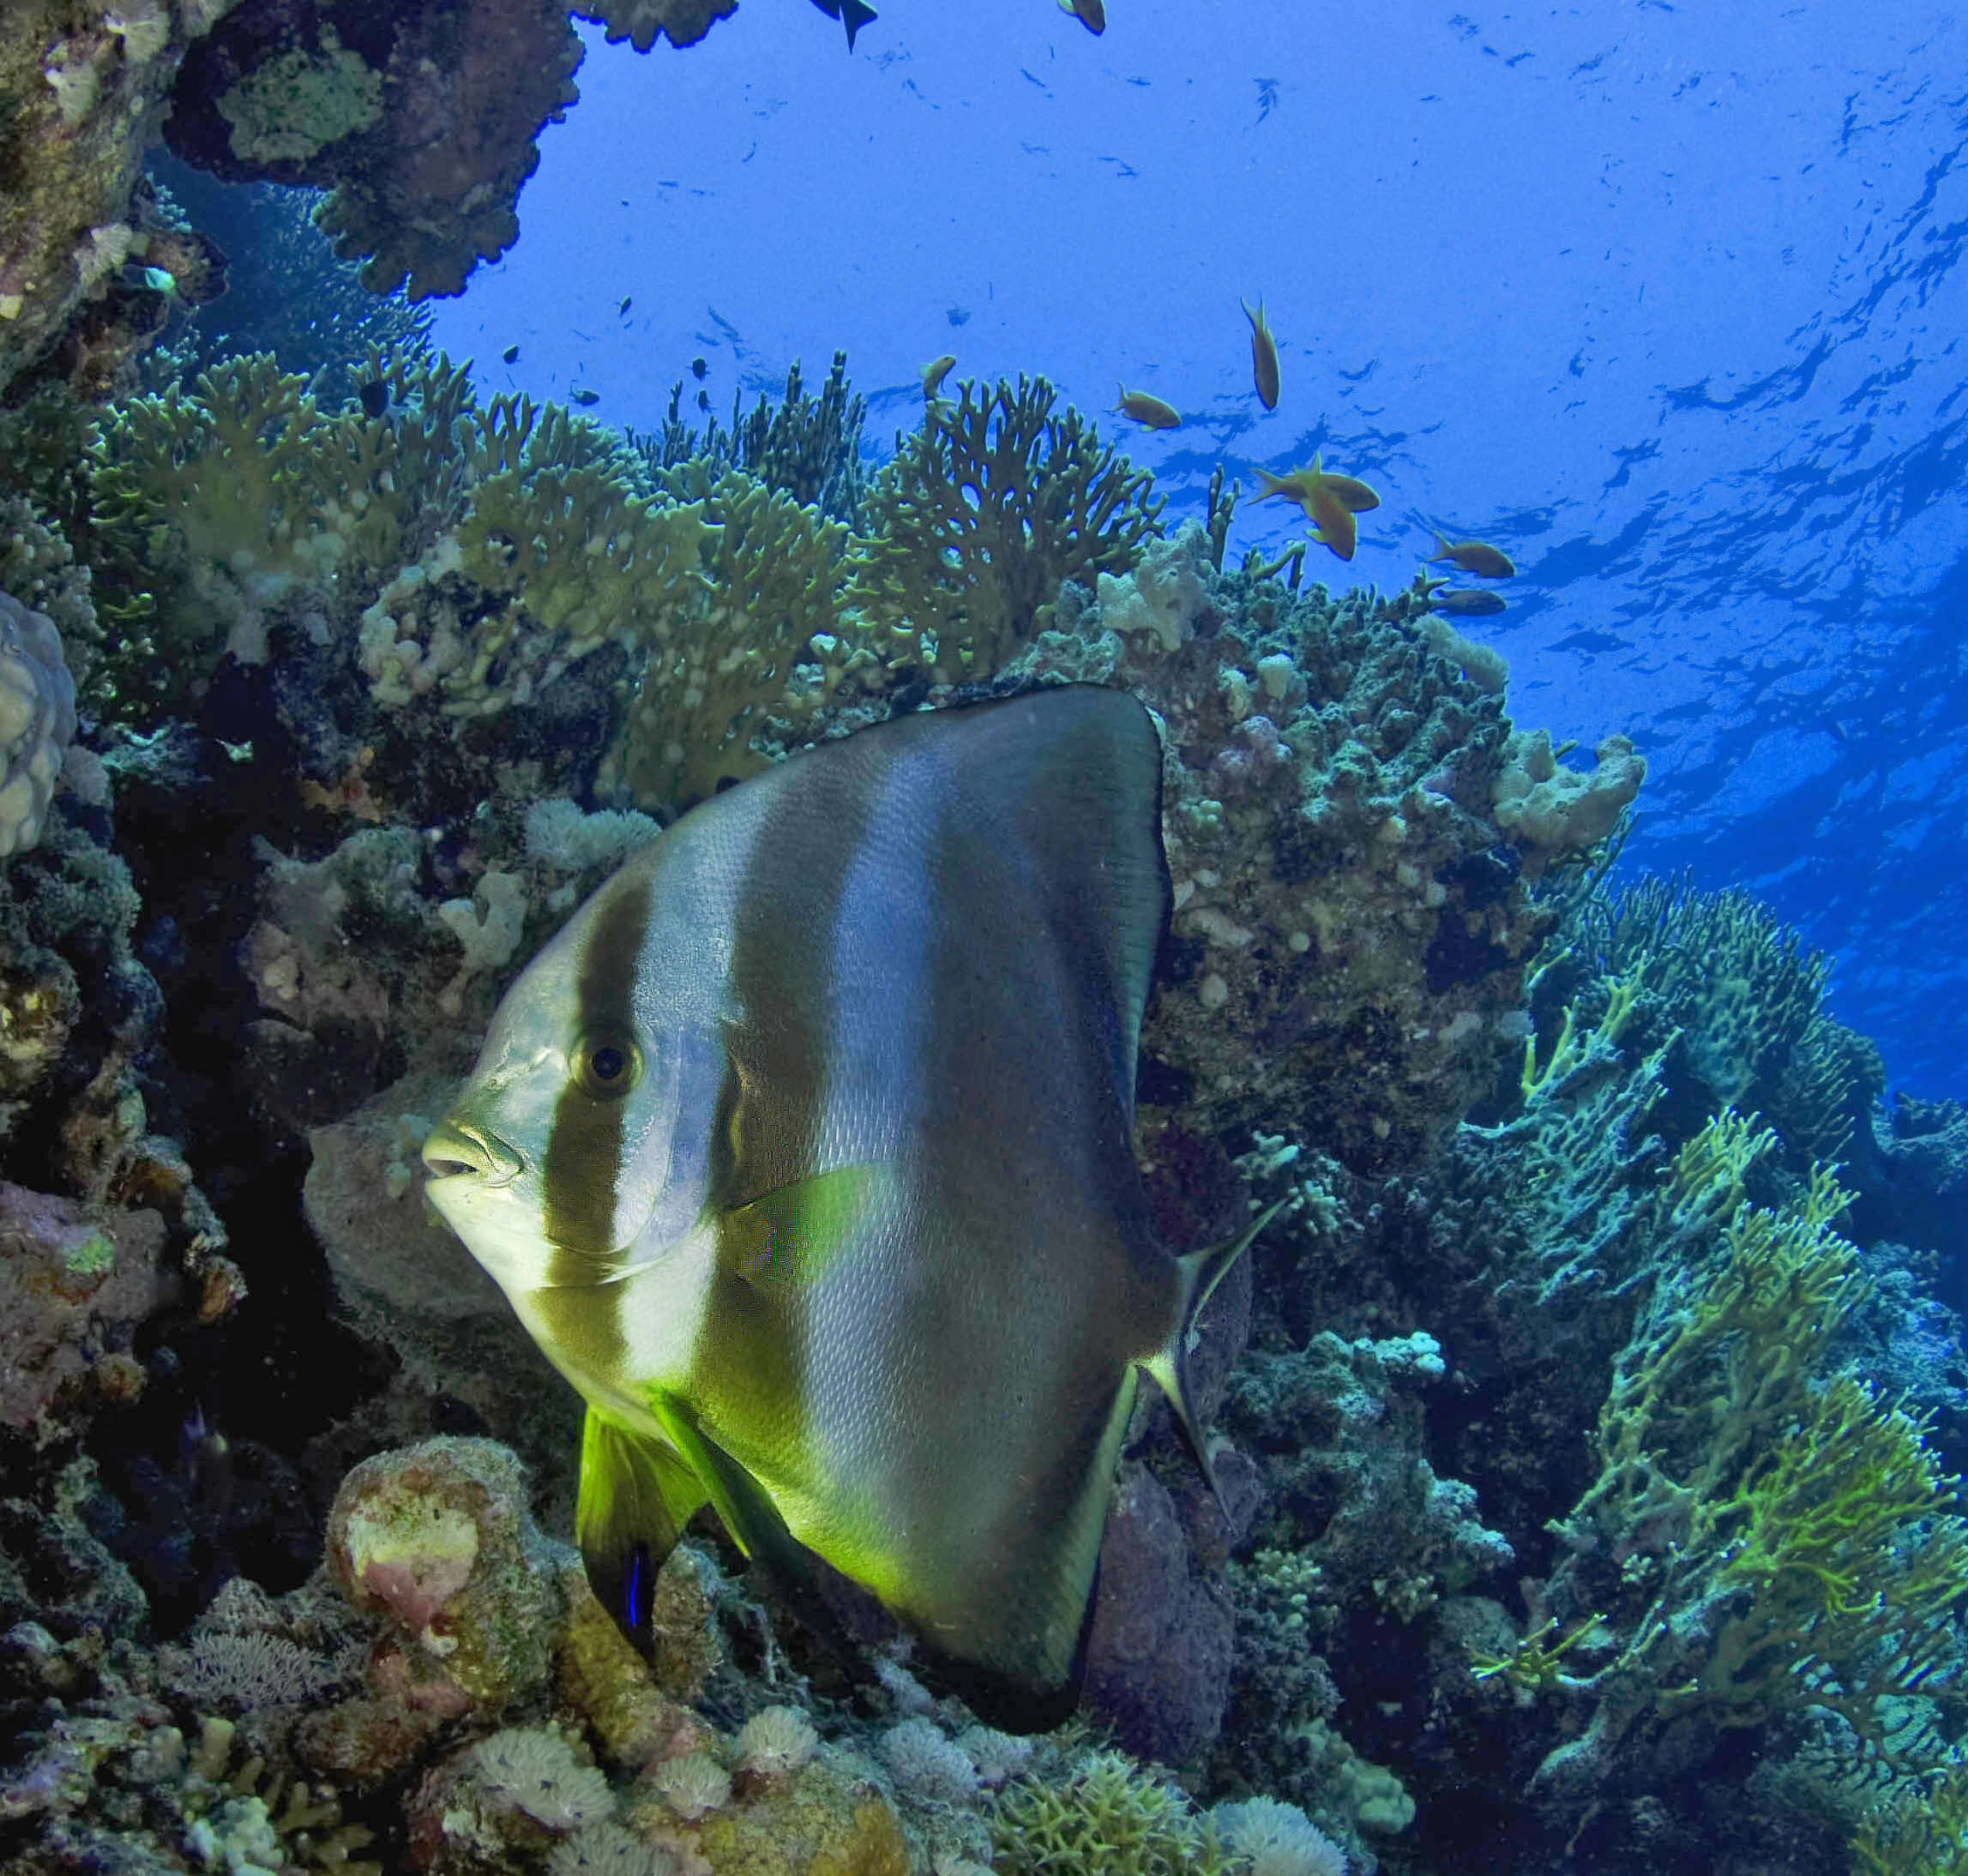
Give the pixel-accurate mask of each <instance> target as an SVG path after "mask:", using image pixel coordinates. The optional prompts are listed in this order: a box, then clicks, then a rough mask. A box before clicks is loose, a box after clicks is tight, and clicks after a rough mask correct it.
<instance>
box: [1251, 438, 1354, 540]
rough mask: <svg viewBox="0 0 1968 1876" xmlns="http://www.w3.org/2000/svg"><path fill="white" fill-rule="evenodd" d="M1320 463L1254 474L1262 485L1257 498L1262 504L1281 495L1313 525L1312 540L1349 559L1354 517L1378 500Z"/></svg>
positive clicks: (1320, 460) (1318, 458) (1315, 460)
mask: <svg viewBox="0 0 1968 1876" xmlns="http://www.w3.org/2000/svg"><path fill="white" fill-rule="evenodd" d="M1323 460H1324V459H1323V457H1321V456H1315V457H1313V459H1312V462H1311V466H1309V468H1304V469H1293V470H1291V471H1289V472H1287V473H1285V474H1284V475H1282V476H1274V475H1273V474H1272V473H1271V472H1270V471H1269V470H1268V469H1258V470H1255V471H1254V473H1255V475H1256V477H1257V479H1258V482H1259V483H1260V484H1261V487H1260V489H1259V490H1258V495H1257V499H1258V500H1259V501H1260V502H1264V501H1268V500H1269V499H1270V498H1271V497H1272V496H1282V497H1283V498H1284V499H1285V500H1286V501H1288V502H1297V504H1298V506H1299V508H1301V509H1302V510H1303V513H1304V515H1305V518H1306V520H1309V521H1310V522H1311V523H1312V524H1313V532H1312V538H1313V539H1314V540H1315V541H1317V542H1318V543H1319V544H1321V546H1324V547H1329V548H1330V549H1331V550H1333V553H1334V554H1336V555H1337V556H1339V558H1340V559H1341V560H1351V558H1352V557H1353V550H1354V547H1355V546H1356V544H1357V541H1358V538H1359V536H1358V527H1357V524H1356V522H1355V521H1354V520H1353V517H1354V515H1355V514H1360V513H1363V512H1364V511H1365V510H1366V509H1368V508H1378V507H1379V506H1380V505H1381V498H1380V496H1378V495H1377V494H1375V491H1374V490H1372V489H1370V488H1369V487H1368V486H1367V484H1365V483H1363V482H1361V481H1359V480H1357V478H1354V477H1352V476H1343V475H1339V474H1338V473H1336V472H1327V470H1326V468H1325V467H1324V466H1323Z"/></svg>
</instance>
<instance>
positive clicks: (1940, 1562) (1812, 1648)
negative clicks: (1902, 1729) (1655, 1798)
mask: <svg viewBox="0 0 1968 1876" xmlns="http://www.w3.org/2000/svg"><path fill="white" fill-rule="evenodd" d="M1928 1428H1929V1422H1927V1421H1926V1420H1916V1419H1914V1418H1912V1417H1911V1416H1909V1415H1908V1414H1906V1413H1905V1411H1903V1410H1900V1409H1898V1408H1894V1407H1889V1406H1887V1405H1886V1404H1883V1403H1881V1401H1880V1400H1878V1399H1877V1398H1875V1395H1874V1394H1873V1392H1872V1391H1871V1390H1870V1389H1869V1388H1867V1387H1865V1386H1863V1385H1862V1384H1861V1383H1859V1382H1857V1381H1856V1380H1852V1379H1851V1378H1850V1377H1849V1376H1842V1377H1840V1378H1839V1380H1836V1381H1834V1382H1833V1383H1832V1385H1831V1386H1829V1387H1827V1388H1826V1389H1825V1390H1824V1392H1822V1393H1821V1394H1818V1395H1816V1396H1815V1398H1813V1399H1812V1400H1811V1401H1810V1403H1809V1407H1808V1410H1807V1411H1806V1413H1805V1415H1804V1416H1803V1417H1802V1419H1801V1420H1800V1422H1798V1424H1796V1426H1795V1427H1793V1428H1791V1429H1790V1431H1789V1432H1787V1433H1785V1434H1784V1435H1783V1436H1782V1437H1781V1438H1780V1439H1779V1440H1778V1441H1777V1443H1776V1444H1775V1445H1774V1446H1772V1447H1771V1448H1769V1449H1768V1450H1767V1451H1766V1452H1764V1453H1763V1454H1762V1455H1761V1456H1760V1457H1759V1458H1755V1459H1754V1460H1753V1461H1752V1462H1751V1464H1750V1465H1749V1467H1748V1470H1746V1471H1745V1472H1744V1473H1743V1475H1742V1477H1741V1478H1740V1479H1739V1480H1738V1481H1737V1482H1736V1485H1735V1488H1734V1489H1733V1490H1732V1491H1730V1493H1729V1494H1727V1496H1726V1497H1724V1498H1720V1499H1719V1500H1718V1501H1717V1502H1714V1503H1712V1504H1704V1505H1703V1506H1701V1507H1700V1512H1701V1515H1700V1517H1699V1518H1698V1519H1697V1521H1696V1524H1695V1526H1694V1532H1693V1541H1694V1542H1695V1543H1697V1544H1700V1545H1703V1546H1705V1547H1707V1548H1711V1549H1712V1554H1713V1555H1714V1556H1715V1557H1716V1558H1717V1560H1718V1561H1717V1564H1716V1566H1715V1570H1714V1578H1713V1586H1714V1591H1715V1593H1716V1594H1717V1595H1718V1596H1721V1597H1724V1598H1727V1599H1729V1601H1730V1613H1728V1614H1726V1615H1724V1617H1723V1618H1722V1620H1721V1622H1720V1624H1719V1626H1718V1628H1717V1630H1716V1632H1715V1637H1714V1642H1713V1645H1712V1649H1711V1651H1710V1652H1709V1654H1708V1658H1707V1659H1706V1662H1704V1663H1702V1665H1701V1668H1700V1672H1699V1673H1698V1674H1697V1675H1695V1676H1694V1679H1693V1680H1692V1681H1689V1682H1688V1683H1687V1684H1686V1685H1685V1686H1683V1687H1675V1688H1670V1690H1668V1692H1667V1694H1666V1702H1667V1704H1668V1705H1670V1707H1673V1706H1679V1705H1686V1704H1688V1703H1690V1702H1700V1703H1702V1704H1704V1705H1709V1706H1711V1707H1713V1708H1718V1709H1719V1710H1720V1711H1722V1712H1723V1713H1724V1715H1725V1716H1726V1717H1729V1718H1731V1719H1740V1720H1742V1721H1743V1722H1746V1723H1748V1722H1754V1721H1757V1720H1760V1719H1764V1718H1766V1717H1768V1716H1769V1715H1770V1714H1772V1713H1773V1712H1775V1711H1780V1710H1781V1709H1783V1708H1785V1707H1790V1706H1796V1705H1820V1706H1827V1707H1830V1708H1833V1710H1834V1711H1838V1712H1839V1713H1840V1714H1842V1715H1843V1716H1844V1717H1845V1719H1846V1720H1847V1721H1848V1722H1849V1723H1850V1724H1851V1727H1852V1728H1853V1729H1854V1731H1855V1732H1856V1733H1857V1735H1858V1736H1859V1737H1860V1738H1861V1739H1863V1740H1865V1741H1869V1743H1870V1744H1872V1745H1873V1746H1874V1747H1875V1748H1877V1749H1880V1750H1881V1751H1884V1752H1887V1753H1891V1752H1892V1751H1893V1747H1894V1744H1895V1743H1896V1742H1895V1741H1893V1739H1892V1737H1891V1736H1890V1735H1889V1733H1888V1732H1887V1726H1886V1720H1885V1717H1884V1716H1882V1714H1881V1711H1880V1703H1881V1702H1882V1701H1884V1700H1886V1699H1888V1698H1889V1697H1903V1696H1905V1695H1908V1694H1913V1693H1919V1692H1921V1691H1922V1690H1923V1687H1925V1686H1926V1684H1927V1682H1928V1681H1929V1680H1930V1679H1931V1678H1932V1677H1933V1675H1935V1672H1936V1671H1937V1670H1938V1669H1940V1668H1941V1665H1942V1664H1943V1663H1944V1662H1946V1661H1947V1659H1948V1658H1949V1655H1950V1652H1951V1649H1952V1645H1953V1620H1954V1610H1955V1608H1956V1606H1957V1604H1958V1603H1959V1602H1960V1601H1961V1599H1962V1597H1963V1596H1968V1520H1964V1519H1962V1518H1959V1517H1956V1516H1954V1515H1953V1514H1952V1512H1951V1511H1950V1507H1951V1506H1953V1505H1954V1504H1955V1503H1956V1501H1957V1499H1958V1495H1959V1494H1958V1492H1957V1489H1956V1488H1957V1485H1958V1481H1956V1480H1954V1479H1953V1478H1950V1477H1948V1476H1946V1475H1944V1474H1943V1473H1942V1472H1941V1467H1940V1464H1939V1462H1938V1461H1937V1460H1936V1459H1935V1456H1934V1454H1933V1452H1930V1451H1929V1448H1928V1446H1926V1444H1925V1440H1924V1435H1925V1434H1926V1433H1927V1431H1928ZM1739 1592H1741V1593H1739Z"/></svg>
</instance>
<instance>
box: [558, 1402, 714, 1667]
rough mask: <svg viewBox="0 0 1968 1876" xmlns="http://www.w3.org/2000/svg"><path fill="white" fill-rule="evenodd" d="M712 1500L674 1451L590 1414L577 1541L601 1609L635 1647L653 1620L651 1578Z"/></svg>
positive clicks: (584, 1441) (577, 1504)
mask: <svg viewBox="0 0 1968 1876" xmlns="http://www.w3.org/2000/svg"><path fill="white" fill-rule="evenodd" d="M707 1496H708V1494H707V1493H706V1492H705V1490H704V1488H703V1487H702V1485H701V1484H700V1483H699V1482H698V1480H697V1476H696V1475H695V1473H694V1472H693V1471H692V1470H690V1468H689V1466H688V1465H687V1464H685V1463H684V1462H683V1460H682V1459H681V1458H678V1457H677V1454H676V1453H674V1452H669V1451H667V1450H666V1449H665V1448H664V1447H663V1446H659V1445H658V1444H657V1443H656V1442H655V1441H654V1440H649V1439H646V1438H644V1437H643V1436H641V1434H633V1433H629V1432H627V1431H625V1430H624V1429H623V1428H621V1427H619V1426H617V1425H616V1423H615V1422H613V1421H611V1420H608V1419H606V1418H605V1417H604V1416H602V1415H600V1414H598V1413H597V1412H596V1411H595V1410H594V1409H593V1408H592V1407H590V1408H589V1409H588V1410H587V1419H586V1421H585V1422H582V1426H581V1488H580V1494H579V1497H578V1499H577V1500H576V1502H575V1514H574V1528H575V1541H576V1542H578V1543H579V1544H580V1546H581V1560H582V1561H583V1562H585V1563H586V1564H587V1578H588V1581H589V1583H590V1584H593V1589H594V1593H595V1595H596V1596H598V1597H599V1598H600V1601H601V1604H602V1606H603V1608H605V1609H607V1610H608V1612H609V1613H610V1614H611V1615H613V1616H614V1617H615V1619H616V1620H617V1621H618V1622H620V1623H621V1624H622V1626H623V1629H624V1630H626V1631H627V1632H628V1633H629V1638H630V1639H631V1640H634V1641H635V1642H637V1643H641V1641H643V1639H644V1637H643V1636H642V1634H641V1628H642V1626H643V1621H644V1618H645V1616H646V1615H647V1596H646V1595H641V1594H638V1588H639V1586H640V1588H641V1589H643V1590H646V1589H647V1575H648V1574H649V1573H650V1572H653V1571H654V1570H655V1569H656V1568H657V1567H658V1566H659V1565H660V1564H661V1563H662V1561H663V1560H664V1558H665V1557H666V1556H668V1555H669V1554H670V1552H671V1549H672V1548H674V1547H675V1545H676V1542H677V1538H678V1537H679V1536H682V1535H683V1527H684V1525H686V1524H689V1521H690V1519H691V1518H692V1517H693V1516H694V1515H695V1512H696V1511H697V1508H698V1507H699V1506H701V1505H702V1504H703V1503H704V1502H705V1501H706V1499H707Z"/></svg>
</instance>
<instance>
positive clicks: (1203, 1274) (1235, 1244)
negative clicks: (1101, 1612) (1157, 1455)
mask: <svg viewBox="0 0 1968 1876" xmlns="http://www.w3.org/2000/svg"><path fill="white" fill-rule="evenodd" d="M1288 1203H1290V1201H1289V1200H1285V1199H1280V1200H1278V1202H1277V1203H1276V1204H1275V1205H1271V1206H1266V1207H1265V1209H1264V1210H1263V1211H1262V1212H1259V1213H1258V1215H1257V1216H1256V1217H1255V1218H1253V1219H1252V1220H1251V1222H1250V1223H1249V1224H1248V1225H1246V1226H1245V1227H1244V1228H1243V1230H1242V1231H1240V1232H1239V1233H1238V1234H1237V1236H1235V1237H1233V1238H1229V1239H1226V1240H1225V1242H1223V1243H1221V1244H1213V1245H1210V1246H1208V1247H1207V1248H1204V1249H1202V1250H1200V1251H1191V1252H1189V1254H1187V1255H1186V1256H1183V1257H1178V1258H1177V1260H1176V1263H1177V1268H1178V1269H1179V1270H1180V1271H1181V1272H1182V1284H1183V1300H1182V1308H1181V1309H1180V1310H1179V1311H1178V1312H1177V1316H1176V1330H1175V1333H1174V1334H1173V1335H1171V1337H1170V1338H1169V1339H1168V1340H1167V1341H1166V1342H1165V1343H1164V1344H1162V1346H1161V1348H1160V1349H1159V1350H1157V1351H1156V1352H1155V1354H1154V1355H1153V1356H1151V1357H1150V1358H1149V1359H1148V1360H1147V1361H1146V1362H1143V1363H1142V1364H1141V1365H1142V1366H1143V1367H1144V1368H1146V1369H1147V1371H1148V1372H1149V1374H1153V1376H1154V1378H1155V1385H1156V1386H1158V1387H1159V1388H1160V1389H1161V1391H1162V1392H1163V1393H1164V1394H1165V1395H1166V1396H1167V1397H1168V1402H1169V1410H1170V1412H1171V1413H1172V1414H1173V1415H1174V1416H1175V1421H1176V1426H1177V1428H1178V1430H1179V1431H1180V1432H1181V1434H1182V1436H1183V1445H1184V1446H1187V1447H1188V1448H1189V1453H1190V1456H1191V1457H1192V1458H1194V1459H1195V1462H1196V1465H1197V1468H1198V1469H1199V1470H1201V1473H1202V1476H1203V1477H1204V1478H1205V1479H1206V1480H1207V1482H1208V1484H1209V1488H1210V1490H1211V1491H1212V1492H1214V1491H1215V1490H1216V1488H1217V1485H1216V1473H1215V1471H1214V1470H1213V1468H1212V1467H1211V1465H1210V1463H1209V1452H1208V1449H1207V1447H1206V1446H1204V1445H1203V1439H1202V1429H1201V1428H1200V1427H1199V1426H1198V1425H1197V1424H1196V1418H1195V1411H1194V1410H1193V1409H1192V1408H1191V1407H1190V1405H1189V1384H1188V1380H1187V1378H1186V1374H1185V1367H1186V1361H1185V1357H1186V1355H1187V1351H1188V1349H1189V1334H1190V1332H1191V1331H1192V1330H1193V1329H1194V1328H1195V1322H1196V1318H1197V1317H1198V1316H1200V1315H1201V1314H1202V1311H1203V1305H1204V1304H1205V1303H1207V1302H1208V1301H1209V1300H1210V1296H1211V1295H1212V1294H1213V1292H1214V1290H1215V1289H1216V1286H1217V1285H1218V1284H1220V1283H1221V1282H1222V1281H1223V1280H1224V1278H1225V1276H1226V1275H1227V1274H1228V1272H1229V1271H1230V1267H1231V1265H1233V1264H1234V1263H1236V1261H1237V1259H1238V1258H1240V1257H1242V1256H1243V1254H1244V1253H1245V1252H1246V1251H1247V1250H1249V1248H1250V1247H1251V1245H1252V1244H1253V1243H1254V1242H1255V1241H1256V1239H1257V1238H1258V1236H1259V1235H1260V1234H1261V1232H1262V1231H1263V1230H1264V1228H1265V1227H1266V1226H1267V1224H1270V1223H1271V1221H1272V1220H1273V1218H1276V1217H1277V1216H1278V1214H1279V1212H1281V1211H1282V1210H1283V1209H1284V1208H1285V1206H1286V1205H1287V1204H1288Z"/></svg>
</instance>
